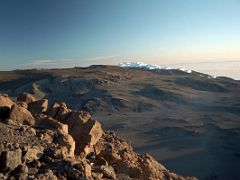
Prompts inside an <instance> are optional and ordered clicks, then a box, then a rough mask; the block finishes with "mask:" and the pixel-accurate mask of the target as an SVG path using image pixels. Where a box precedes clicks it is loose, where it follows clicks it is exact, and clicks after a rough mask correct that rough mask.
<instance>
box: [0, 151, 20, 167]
mask: <svg viewBox="0 0 240 180" xmlns="http://www.w3.org/2000/svg"><path fill="white" fill-rule="evenodd" d="M0 162H1V163H0V171H12V170H14V169H15V168H16V167H18V166H19V165H20V164H21V163H22V151H21V149H20V148H18V149H15V150H13V151H3V152H2V153H1V156H0Z"/></svg>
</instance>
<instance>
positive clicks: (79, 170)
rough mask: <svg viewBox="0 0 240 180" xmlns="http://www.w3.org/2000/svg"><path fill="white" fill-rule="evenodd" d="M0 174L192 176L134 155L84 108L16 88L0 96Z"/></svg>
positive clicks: (126, 178)
mask: <svg viewBox="0 0 240 180" xmlns="http://www.w3.org/2000/svg"><path fill="white" fill-rule="evenodd" d="M0 120H1V121H0V178H1V179H21V180H24V179H42V180H45V179H49V180H50V179H51V180H53V179H54V180H55V179H63V180H65V179H76V180H77V179H78V180H79V179H87V180H93V179H118V180H131V179H142V180H146V179H149V180H154V179H162V180H163V179H169V180H170V179H171V180H194V179H196V178H194V177H183V176H179V175H176V174H174V173H173V172H171V171H169V170H167V169H166V168H165V167H164V166H162V165H161V164H159V163H158V162H157V161H156V160H154V159H153V158H152V157H151V156H150V155H148V154H145V155H140V154H137V153H135V152H134V151H133V149H132V147H131V146H130V145H128V144H127V142H126V141H125V140H124V139H121V138H119V137H117V136H116V135H115V133H114V132H105V131H103V129H102V127H101V124H100V123H99V122H98V121H97V120H95V119H94V118H92V117H91V115H90V114H89V113H87V112H83V111H76V110H72V109H69V108H68V107H67V105H66V104H65V103H54V104H52V105H50V106H49V105H48V100H47V99H40V100H36V99H35V98H34V97H32V96H31V95H30V94H26V93H23V94H19V96H18V98H17V101H15V102H13V101H12V100H11V99H10V98H8V96H7V95H6V94H5V95H1V96H0Z"/></svg>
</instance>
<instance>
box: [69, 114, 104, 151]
mask: <svg viewBox="0 0 240 180" xmlns="http://www.w3.org/2000/svg"><path fill="white" fill-rule="evenodd" d="M84 117H86V116H84ZM65 123H67V124H68V127H69V132H70V134H71V135H72V137H73V138H74V140H75V141H76V153H77V154H81V153H84V155H83V156H86V155H87V154H88V153H90V152H91V151H92V150H93V145H95V144H96V143H97V142H98V140H99V139H100V138H101V136H102V134H103V130H102V127H101V124H100V123H99V122H98V121H96V120H94V119H90V118H89V117H87V118H86V119H84V118H83V116H82V113H81V112H72V113H71V115H70V117H69V118H68V119H67V120H66V121H65Z"/></svg>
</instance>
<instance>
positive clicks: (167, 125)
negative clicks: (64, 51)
mask: <svg viewBox="0 0 240 180" xmlns="http://www.w3.org/2000/svg"><path fill="white" fill-rule="evenodd" d="M239 90H240V82H239V81H235V80H232V79H230V78H224V77H219V78H216V79H213V78H211V77H209V76H208V75H204V74H200V73H197V72H193V73H191V74H188V73H185V72H182V71H178V70H169V71H168V70H154V71H148V70H144V69H129V68H119V67H114V66H91V67H89V68H74V69H55V70H25V71H11V72H1V73H0V92H2V93H7V94H8V95H9V96H11V97H13V98H16V96H17V94H19V93H21V92H29V93H31V94H33V95H34V96H35V98H47V99H49V103H50V104H51V103H53V102H55V101H59V102H62V101H64V102H66V104H68V105H69V107H70V108H72V109H81V110H86V111H89V112H90V113H91V114H92V115H93V117H95V118H96V119H99V121H101V123H102V125H103V127H104V129H106V130H114V131H115V132H116V133H117V134H118V135H119V136H121V137H124V138H126V139H127V140H128V143H130V144H131V145H132V146H133V148H134V150H136V151H137V152H139V153H145V152H147V153H149V154H151V155H152V156H153V157H154V158H156V159H157V160H158V161H160V162H161V163H163V165H165V166H166V167H167V168H169V169H172V170H173V171H175V172H177V173H180V174H183V175H190V176H197V177H199V178H200V179H239V178H240V173H239V172H238V167H239V166H238V164H239V162H240V154H239V152H240V143H239V142H240V129H239V128H240V95H239Z"/></svg>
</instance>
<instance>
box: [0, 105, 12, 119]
mask: <svg viewBox="0 0 240 180" xmlns="http://www.w3.org/2000/svg"><path fill="white" fill-rule="evenodd" d="M10 112H11V109H10V108H9V107H8V106H2V107H0V119H1V120H6V119H9V118H10Z"/></svg>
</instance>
